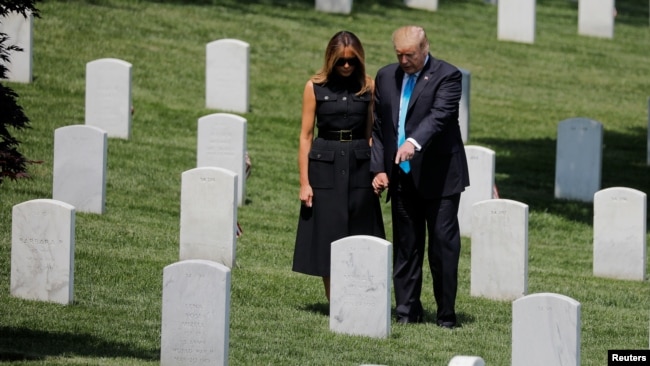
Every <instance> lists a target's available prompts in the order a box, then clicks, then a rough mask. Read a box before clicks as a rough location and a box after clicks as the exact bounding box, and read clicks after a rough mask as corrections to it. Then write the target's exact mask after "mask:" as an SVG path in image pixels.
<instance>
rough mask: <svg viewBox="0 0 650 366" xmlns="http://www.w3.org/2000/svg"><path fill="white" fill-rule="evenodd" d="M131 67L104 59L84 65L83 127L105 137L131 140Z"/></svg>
mask: <svg viewBox="0 0 650 366" xmlns="http://www.w3.org/2000/svg"><path fill="white" fill-rule="evenodd" d="M131 107H132V103H131V64H130V63H128V62H126V61H123V60H118V59H114V58H103V59H98V60H94V61H90V62H88V63H87V64H86V111H85V123H86V124H87V125H91V126H95V127H99V128H101V129H102V130H104V131H106V133H108V137H115V138H121V139H129V138H130V137H131Z"/></svg>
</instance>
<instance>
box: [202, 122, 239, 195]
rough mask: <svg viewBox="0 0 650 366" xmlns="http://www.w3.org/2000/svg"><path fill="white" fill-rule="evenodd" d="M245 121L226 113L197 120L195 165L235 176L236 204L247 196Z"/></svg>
mask: <svg viewBox="0 0 650 366" xmlns="http://www.w3.org/2000/svg"><path fill="white" fill-rule="evenodd" d="M246 126H247V123H246V119H245V118H243V117H241V116H237V115H234V114H229V113H214V114H210V115H207V116H203V117H201V118H199V121H198V129H197V134H198V136H197V141H198V143H197V149H196V150H197V154H196V166H197V167H199V168H201V167H217V168H224V169H228V170H230V171H232V172H234V173H235V174H237V177H238V180H237V205H239V206H241V205H243V204H244V199H245V197H246V149H247V147H246Z"/></svg>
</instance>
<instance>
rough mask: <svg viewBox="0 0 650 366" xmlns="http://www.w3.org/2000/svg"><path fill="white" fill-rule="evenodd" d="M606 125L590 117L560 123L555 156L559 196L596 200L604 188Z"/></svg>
mask: <svg viewBox="0 0 650 366" xmlns="http://www.w3.org/2000/svg"><path fill="white" fill-rule="evenodd" d="M602 145H603V125H602V124H601V123H600V122H598V121H593V120H590V119H587V118H570V119H566V120H564V121H562V122H560V123H559V125H558V130H557V153H556V156H555V198H564V199H573V200H578V201H583V202H592V201H593V199H594V193H596V192H597V191H598V190H600V174H601V166H602Z"/></svg>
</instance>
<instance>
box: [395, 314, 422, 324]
mask: <svg viewBox="0 0 650 366" xmlns="http://www.w3.org/2000/svg"><path fill="white" fill-rule="evenodd" d="M422 322H423V320H422V315H418V316H415V317H408V316H400V317H398V318H397V323H398V324H411V323H422Z"/></svg>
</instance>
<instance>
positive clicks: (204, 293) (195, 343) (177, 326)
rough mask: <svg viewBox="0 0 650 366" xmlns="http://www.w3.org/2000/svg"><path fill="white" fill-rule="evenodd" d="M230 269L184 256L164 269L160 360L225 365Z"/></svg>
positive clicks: (169, 362)
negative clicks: (183, 259)
mask: <svg viewBox="0 0 650 366" xmlns="http://www.w3.org/2000/svg"><path fill="white" fill-rule="evenodd" d="M230 276H231V275H230V269H229V268H228V267H226V266H224V265H221V264H219V263H215V262H212V261H207V260H200V259H199V260H187V261H181V262H176V263H174V264H170V265H168V266H167V267H165V268H164V270H163V289H162V329H161V345H160V364H161V365H162V366H170V365H173V366H176V365H199V366H200V365H206V366H207V365H210V366H211V365H228V340H229V328H230V324H229V323H230Z"/></svg>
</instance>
